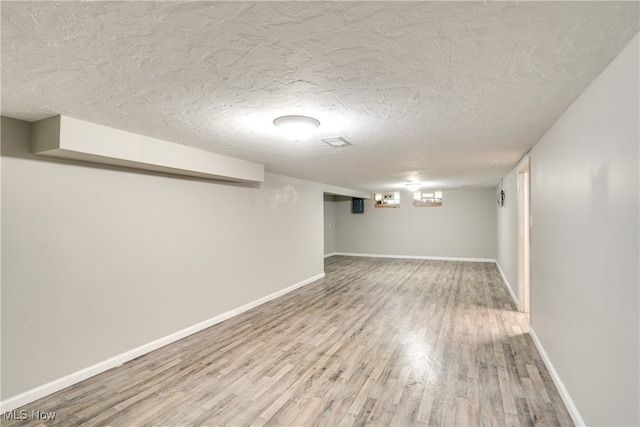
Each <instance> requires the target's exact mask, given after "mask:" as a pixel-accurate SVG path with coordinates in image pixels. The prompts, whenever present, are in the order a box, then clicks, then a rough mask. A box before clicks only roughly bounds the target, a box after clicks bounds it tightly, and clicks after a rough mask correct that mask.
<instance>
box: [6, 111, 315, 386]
mask: <svg viewBox="0 0 640 427" xmlns="http://www.w3.org/2000/svg"><path fill="white" fill-rule="evenodd" d="M29 140H30V125H29V124H28V123H25V122H21V121H17V120H13V119H7V118H3V119H2V398H3V399H7V398H10V397H12V396H15V395H16V394H19V393H21V392H25V391H27V390H30V389H32V388H34V387H36V386H39V385H42V384H44V383H47V382H49V381H52V380H56V379H58V378H60V377H63V376H65V375H67V374H70V373H73V372H75V371H78V370H80V369H83V368H86V367H88V366H91V365H93V364H96V363H99V362H102V361H104V360H106V359H108V358H110V357H112V356H115V355H118V354H121V353H123V352H126V351H128V350H130V349H133V348H135V347H138V346H141V345H144V344H146V343H149V342H151V341H153V340H156V339H158V338H162V337H165V336H167V335H169V334H171V333H174V332H176V331H179V330H182V329H184V328H187V327H190V326H192V325H195V324H197V323H199V322H202V321H205V320H207V319H210V318H212V317H215V316H217V315H220V314H221V313H225V312H228V311H230V310H233V309H235V308H237V307H240V306H242V305H244V304H247V303H250V302H253V301H255V300H257V299H259V298H261V297H264V296H266V295H270V294H272V293H274V292H276V291H278V290H281V289H284V288H286V287H289V286H292V285H294V284H296V283H299V282H301V281H304V280H305V279H308V278H311V277H314V276H317V275H319V274H322V273H323V262H322V259H323V253H322V247H323V234H322V221H323V219H322V188H321V187H320V185H319V184H316V183H312V182H308V181H302V180H297V179H293V178H287V177H282V176H277V175H270V174H267V176H266V181H265V183H264V184H262V185H260V186H256V187H243V186H237V185H229V184H221V183H216V182H211V181H204V180H197V179H189V178H180V177H173V176H168V175H167V176H163V175H158V174H151V173H143V172H137V171H131V170H125V169H117V168H115V167H114V168H111V167H102V166H92V165H89V164H81V163H73V162H71V161H64V160H55V159H49V158H41V157H36V156H33V155H31V154H30V152H29Z"/></svg>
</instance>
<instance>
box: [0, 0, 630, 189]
mask: <svg viewBox="0 0 640 427" xmlns="http://www.w3.org/2000/svg"><path fill="white" fill-rule="evenodd" d="M1 8H2V114H3V115H6V116H9V117H15V118H20V119H24V120H30V121H32V120H38V119H42V118H45V117H49V116H52V115H55V114H64V115H68V116H71V117H75V118H78V119H82V120H87V121H90V122H94V123H98V124H102V125H107V126H111V127H114V128H118V129H124V130H128V131H132V132H136V133H141V134H144V135H148V136H152V137H155V138H160V139H165V140H168V141H173V142H176V143H179V144H185V145H188V146H192V147H196V148H201V149H205V150H209V151H212V152H215V153H220V154H225V155H230V156H234V157H238V158H242V159H246V160H250V161H255V162H260V163H264V164H265V167H266V170H267V171H270V172H276V173H282V174H286V175H291V176H295V177H300V178H306V179H310V180H314V181H319V182H324V183H328V184H332V185H337V186H343V187H349V188H353V189H359V190H364V191H373V190H390V189H392V188H394V187H398V184H399V183H401V182H403V181H405V180H409V179H415V180H420V181H424V182H428V183H429V186H430V187H441V188H451V187H462V186H465V187H487V186H495V185H496V184H497V183H498V182H499V180H500V178H501V177H502V176H503V175H505V174H506V173H507V172H508V171H509V170H510V169H511V168H512V167H513V165H514V164H515V163H516V162H517V161H518V160H519V159H520V158H521V157H522V156H523V155H524V154H525V153H526V152H527V151H528V150H529V149H530V148H531V147H532V146H533V145H534V144H535V143H536V142H537V141H538V140H539V139H540V138H541V137H542V135H543V134H544V133H545V132H546V130H547V129H549V127H550V126H551V125H552V124H553V123H554V122H555V121H556V120H557V119H558V117H559V116H560V115H561V114H562V113H563V112H564V111H565V110H566V109H567V107H568V106H569V105H570V104H571V103H572V102H573V101H575V99H577V97H578V96H579V95H580V93H581V92H582V91H583V90H584V89H585V87H586V86H587V85H588V84H589V83H590V82H591V81H592V80H593V79H594V78H595V77H596V76H597V75H598V74H599V73H600V72H601V71H602V70H603V69H604V68H605V67H606V66H607V64H609V62H611V60H612V59H613V58H614V57H615V56H616V55H617V54H618V53H619V52H620V50H622V48H623V47H624V46H625V45H626V44H627V43H628V42H629V41H630V40H631V39H632V38H633V36H634V35H635V34H637V33H638V30H639V4H638V2H620V3H617V2H515V3H513V2H395V1H392V2H313V1H312V2H157V3H156V2H146V1H135V2H42V3H41V2H26V1H25V2H5V1H3V2H2V4H1ZM285 114H305V115H310V116H313V117H315V118H317V119H318V120H320V122H321V125H320V127H319V128H318V130H317V132H316V134H315V137H314V138H313V139H311V140H309V141H305V142H294V141H289V140H286V139H283V138H282V137H281V136H280V135H279V134H278V132H277V129H276V128H275V127H274V126H273V124H272V121H273V119H274V118H276V117H278V116H280V115H285ZM329 136H342V137H344V138H346V139H347V140H349V141H350V142H351V143H352V144H353V145H351V146H347V147H344V148H332V147H330V146H328V145H327V144H325V143H323V142H322V141H320V139H319V138H322V137H329ZM497 158H506V159H508V160H506V161H502V162H495V161H494V160H495V159H497Z"/></svg>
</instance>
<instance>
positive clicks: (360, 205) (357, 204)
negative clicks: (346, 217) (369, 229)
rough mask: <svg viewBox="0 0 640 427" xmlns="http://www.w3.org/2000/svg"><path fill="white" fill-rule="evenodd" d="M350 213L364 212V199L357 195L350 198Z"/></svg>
mask: <svg viewBox="0 0 640 427" xmlns="http://www.w3.org/2000/svg"><path fill="white" fill-rule="evenodd" d="M351 213H352V214H362V213H364V199H361V198H359V197H352V198H351Z"/></svg>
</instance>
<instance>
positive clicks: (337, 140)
mask: <svg viewBox="0 0 640 427" xmlns="http://www.w3.org/2000/svg"><path fill="white" fill-rule="evenodd" d="M321 139H322V140H323V141H324V142H326V143H327V144H329V145H330V146H332V147H344V146H345V145H351V143H350V142H349V141H347V140H346V139H344V138H342V137H341V136H333V137H331V138H321Z"/></svg>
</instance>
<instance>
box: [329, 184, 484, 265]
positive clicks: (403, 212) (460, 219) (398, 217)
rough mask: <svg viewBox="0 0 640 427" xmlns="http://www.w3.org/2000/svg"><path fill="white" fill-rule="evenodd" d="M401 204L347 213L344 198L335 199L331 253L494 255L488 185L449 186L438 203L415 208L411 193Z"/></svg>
mask: <svg viewBox="0 0 640 427" xmlns="http://www.w3.org/2000/svg"><path fill="white" fill-rule="evenodd" d="M400 204H401V206H400V208H397V209H393V208H374V207H373V201H372V200H371V199H369V200H365V209H364V214H351V204H350V201H349V200H345V201H338V202H337V203H336V252H342V253H360V254H375V255H405V256H432V257H454V258H483V259H495V257H496V209H495V205H496V198H495V191H494V189H493V188H490V189H479V190H450V191H444V193H443V204H442V206H441V207H429V208H415V207H413V205H412V193H410V192H403V193H401V195H400Z"/></svg>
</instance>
